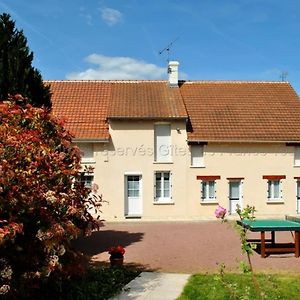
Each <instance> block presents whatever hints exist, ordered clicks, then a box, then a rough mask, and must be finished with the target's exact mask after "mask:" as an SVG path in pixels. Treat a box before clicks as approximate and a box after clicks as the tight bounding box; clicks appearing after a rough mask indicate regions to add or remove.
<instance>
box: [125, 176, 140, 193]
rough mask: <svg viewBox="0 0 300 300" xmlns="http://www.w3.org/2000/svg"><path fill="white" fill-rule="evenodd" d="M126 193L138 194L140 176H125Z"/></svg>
mask: <svg viewBox="0 0 300 300" xmlns="http://www.w3.org/2000/svg"><path fill="white" fill-rule="evenodd" d="M127 194H128V195H127V196H128V197H139V196H140V176H128V177H127Z"/></svg>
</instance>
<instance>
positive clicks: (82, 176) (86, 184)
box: [79, 172, 95, 189]
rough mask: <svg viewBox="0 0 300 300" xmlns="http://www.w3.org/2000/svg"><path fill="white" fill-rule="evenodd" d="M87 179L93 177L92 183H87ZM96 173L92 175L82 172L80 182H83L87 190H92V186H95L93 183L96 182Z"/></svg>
mask: <svg viewBox="0 0 300 300" xmlns="http://www.w3.org/2000/svg"><path fill="white" fill-rule="evenodd" d="M87 177H92V180H91V181H90V184H89V183H88V182H89V181H87V180H86V179H87ZM94 179H95V177H94V173H90V172H81V173H80V177H79V182H83V183H84V186H85V187H86V188H89V189H91V188H92V185H93V182H94Z"/></svg>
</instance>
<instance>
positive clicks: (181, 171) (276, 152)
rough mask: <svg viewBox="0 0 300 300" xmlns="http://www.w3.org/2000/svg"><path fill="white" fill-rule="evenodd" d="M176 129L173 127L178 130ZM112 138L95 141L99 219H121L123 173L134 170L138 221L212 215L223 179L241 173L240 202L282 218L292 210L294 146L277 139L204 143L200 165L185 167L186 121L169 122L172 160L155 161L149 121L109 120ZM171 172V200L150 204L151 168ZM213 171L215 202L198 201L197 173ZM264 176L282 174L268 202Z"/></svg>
mask: <svg viewBox="0 0 300 300" xmlns="http://www.w3.org/2000/svg"><path fill="white" fill-rule="evenodd" d="M177 129H178V130H177ZM110 134H111V142H110V143H107V144H94V151H95V161H96V164H95V167H96V168H95V174H94V175H95V182H96V183H98V184H99V186H100V192H101V193H102V194H103V198H104V200H106V201H107V202H106V203H104V204H103V207H102V210H103V214H102V216H103V218H104V219H106V220H107V221H124V220H125V216H124V211H125V201H126V199H125V198H126V197H125V192H124V190H125V174H126V173H132V174H134V173H138V174H141V175H142V178H143V190H142V198H143V215H142V218H141V220H198V219H214V210H215V209H216V207H217V205H218V204H220V205H222V206H224V207H225V208H228V206H229V199H228V194H229V191H228V190H229V186H228V179H227V178H236V177H239V178H240V177H242V178H244V180H243V185H242V189H243V205H244V206H245V205H247V204H249V205H254V206H255V207H256V209H257V211H258V212H257V215H258V216H262V217H283V216H284V215H285V214H295V213H296V180H295V179H294V177H299V176H300V168H299V167H294V147H287V146H286V145H285V144H284V143H282V144H274V143H273V144H272V143H269V144H267V143H265V144H262V143H260V144H258V143H257V144H254V143H249V144H245V143H243V144H242V143H231V144H229V143H209V144H208V145H206V146H204V163H205V166H204V167H198V168H195V167H191V166H190V150H189V146H188V145H187V143H186V140H187V135H186V131H185V122H184V121H177V122H172V124H171V138H172V144H173V148H172V151H173V156H172V157H173V162H172V163H155V162H154V122H153V121H140V122H137V121H135V122H130V121H111V122H110ZM159 170H161V171H171V172H172V185H173V187H172V195H173V199H172V200H173V202H174V203H173V204H156V203H154V172H155V171H159ZM199 175H200V176H201V175H202V176H204V175H208V176H210V175H218V176H220V177H221V179H220V180H217V201H216V202H215V203H210V204H207V203H203V201H202V199H201V188H200V186H201V180H197V176H199ZM264 175H285V176H286V179H283V180H282V182H283V184H282V190H283V198H282V201H281V202H277V203H269V202H268V201H267V180H265V179H263V178H262V177H263V176H264Z"/></svg>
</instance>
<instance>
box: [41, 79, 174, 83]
mask: <svg viewBox="0 0 300 300" xmlns="http://www.w3.org/2000/svg"><path fill="white" fill-rule="evenodd" d="M43 81H44V82H45V83H48V82H65V83H74V82H75V83H81V82H82V83H140V82H143V83H145V82H146V83H147V82H163V83H165V82H168V81H167V80H153V79H151V80H147V79H141V80H140V79H139V80H121V79H120V80H119V79H118V80H107V79H99V80H98V79H84V80H82V79H79V80H76V79H75V80H69V79H58V80H55V79H54V80H43Z"/></svg>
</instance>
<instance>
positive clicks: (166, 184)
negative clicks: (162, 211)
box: [155, 172, 172, 202]
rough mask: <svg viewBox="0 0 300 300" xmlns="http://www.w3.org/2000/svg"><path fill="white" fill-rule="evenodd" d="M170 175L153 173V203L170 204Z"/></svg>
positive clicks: (168, 173) (167, 173)
mask: <svg viewBox="0 0 300 300" xmlns="http://www.w3.org/2000/svg"><path fill="white" fill-rule="evenodd" d="M171 187H172V185H171V173H170V172H156V173H155V201H157V202H171V199H172V197H171Z"/></svg>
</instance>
